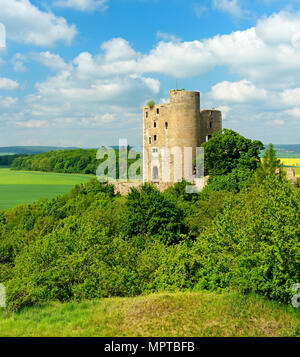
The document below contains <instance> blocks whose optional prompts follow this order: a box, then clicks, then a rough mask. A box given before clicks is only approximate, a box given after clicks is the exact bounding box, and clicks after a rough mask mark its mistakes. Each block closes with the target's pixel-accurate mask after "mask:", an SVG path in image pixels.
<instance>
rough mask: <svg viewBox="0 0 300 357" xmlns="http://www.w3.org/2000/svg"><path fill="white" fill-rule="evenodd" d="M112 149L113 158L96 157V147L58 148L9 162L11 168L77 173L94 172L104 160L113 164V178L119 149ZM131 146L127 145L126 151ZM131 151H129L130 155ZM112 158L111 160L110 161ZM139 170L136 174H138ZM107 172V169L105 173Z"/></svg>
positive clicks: (137, 155) (16, 158)
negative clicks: (58, 149) (57, 149)
mask: <svg viewBox="0 0 300 357" xmlns="http://www.w3.org/2000/svg"><path fill="white" fill-rule="evenodd" d="M110 150H114V154H115V160H114V159H113V158H112V157H111V156H109V150H107V154H105V150H104V153H103V155H102V157H101V158H99V159H97V150H96V149H73V150H60V151H50V152H45V153H40V154H37V155H29V156H19V157H15V158H14V159H13V160H12V162H11V163H10V164H11V166H10V167H11V169H12V170H28V171H45V172H59V173H77V174H93V175H95V174H96V171H97V168H98V166H99V165H100V164H101V163H102V162H104V161H106V163H107V166H109V167H112V165H114V166H115V171H114V174H115V175H116V177H115V178H119V166H120V165H119V162H120V160H119V149H118V148H111V149H110ZM130 150H131V147H129V146H128V147H127V152H129V151H130ZM132 153H133V152H132V151H131V155H133V154H132ZM131 157H136V158H134V159H129V160H128V167H129V166H130V165H131V164H132V163H133V162H135V161H136V160H137V159H138V158H140V155H139V153H138V152H135V155H133V156H131ZM112 160H113V161H112ZM139 172H140V171H139V170H138V172H137V174H139ZM106 173H107V170H106V172H105V174H106Z"/></svg>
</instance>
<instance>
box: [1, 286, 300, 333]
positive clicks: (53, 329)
mask: <svg viewBox="0 0 300 357" xmlns="http://www.w3.org/2000/svg"><path fill="white" fill-rule="evenodd" d="M2 310H3V309H2ZM0 336H2V337H3V336H23V337H24V336H35V337H40V336H43V337H46V336H57V337H62V336H99V337H123V336H129V337H140V336H143V337H166V336H168V337H203V336H205V337H210V336H214V337H218V336H220V337H225V336H255V337H261V336H268V337H275V336H300V311H299V309H298V310H297V309H293V308H292V307H289V306H285V305H280V304H279V303H276V302H271V301H267V300H265V299H263V298H261V297H258V296H254V295H252V296H240V295H238V294H237V293H229V292H227V293H222V294H216V293H212V292H207V291H204V292H197V293H160V294H153V295H150V296H139V297H135V298H108V299H102V300H96V301H86V302H82V303H65V304H61V303H53V304H52V305H51V306H45V307H32V308H25V309H24V310H22V311H21V312H19V313H15V314H13V313H9V314H6V313H5V312H4V311H2V312H1V309H0Z"/></svg>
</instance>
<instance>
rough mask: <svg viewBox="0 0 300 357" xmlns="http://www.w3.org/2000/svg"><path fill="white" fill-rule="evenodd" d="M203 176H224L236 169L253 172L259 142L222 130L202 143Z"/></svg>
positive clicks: (257, 159) (258, 150)
mask: <svg viewBox="0 0 300 357" xmlns="http://www.w3.org/2000/svg"><path fill="white" fill-rule="evenodd" d="M202 147H204V150H205V153H204V168H205V174H206V175H210V176H218V175H226V174H228V173H230V172H232V170H234V169H236V168H240V169H248V170H250V171H253V172H254V171H255V170H256V169H257V167H258V165H259V161H260V159H259V154H260V150H263V149H264V145H263V143H262V142H261V141H258V140H254V141H252V140H251V139H247V138H245V137H243V136H241V135H240V134H238V133H236V132H235V131H233V130H229V129H224V130H223V131H220V132H218V133H215V134H214V135H213V136H212V138H211V139H210V140H208V142H206V143H203V144H202Z"/></svg>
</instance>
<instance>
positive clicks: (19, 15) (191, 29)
mask: <svg viewBox="0 0 300 357" xmlns="http://www.w3.org/2000/svg"><path fill="white" fill-rule="evenodd" d="M0 9H1V10H0V24H1V25H0V146H13V145H56V146H80V147H99V146H101V145H116V144H117V143H118V140H119V138H127V139H128V141H129V143H130V144H132V145H140V144H141V135H142V106H143V105H144V104H145V103H146V102H147V101H148V100H149V99H154V100H155V101H156V102H157V103H160V102H164V101H167V100H168V95H169V90H170V89H172V88H175V86H176V80H178V86H179V87H180V88H185V89H187V90H199V91H200V92H201V107H202V108H211V107H215V108H219V109H221V110H222V112H223V117H224V120H223V126H224V127H226V128H231V129H233V130H236V131H238V132H240V133H241V134H242V135H245V136H247V137H250V138H252V139H260V140H262V141H263V142H264V143H266V144H268V143H270V142H273V143H276V144H297V143H300V142H299V133H300V0H292V1H290V2H289V1H280V0H260V1H248V0H244V1H243V0H203V1H200V0H198V1H196V0H195V1H194V0H48V1H46V0H0Z"/></svg>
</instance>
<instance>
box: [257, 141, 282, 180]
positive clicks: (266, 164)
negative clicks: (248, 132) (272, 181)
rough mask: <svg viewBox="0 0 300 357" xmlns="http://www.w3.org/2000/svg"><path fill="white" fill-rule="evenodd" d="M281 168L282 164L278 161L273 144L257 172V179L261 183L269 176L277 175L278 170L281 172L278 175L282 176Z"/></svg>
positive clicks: (270, 145) (265, 153) (266, 152)
mask: <svg viewBox="0 0 300 357" xmlns="http://www.w3.org/2000/svg"><path fill="white" fill-rule="evenodd" d="M281 168H282V164H281V163H280V160H279V159H277V156H276V150H275V149H274V146H273V144H269V146H268V148H267V150H266V151H265V152H264V155H263V158H262V160H261V162H260V165H259V167H258V170H257V172H256V178H257V180H258V181H259V182H261V181H262V180H264V179H265V178H266V177H267V176H269V175H275V172H276V169H278V170H279V172H278V174H279V175H280V176H282V174H283V173H282V170H281Z"/></svg>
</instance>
